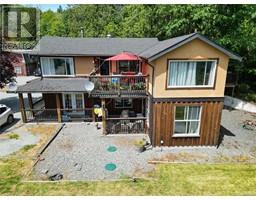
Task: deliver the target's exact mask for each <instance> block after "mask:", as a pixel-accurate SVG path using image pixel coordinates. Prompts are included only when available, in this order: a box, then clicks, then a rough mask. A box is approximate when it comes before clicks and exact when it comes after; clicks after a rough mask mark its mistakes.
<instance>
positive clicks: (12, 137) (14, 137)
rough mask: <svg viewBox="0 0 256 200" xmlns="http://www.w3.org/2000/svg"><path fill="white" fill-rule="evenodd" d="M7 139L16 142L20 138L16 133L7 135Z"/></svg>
mask: <svg viewBox="0 0 256 200" xmlns="http://www.w3.org/2000/svg"><path fill="white" fill-rule="evenodd" d="M8 137H9V139H15V140H18V139H19V137H20V136H19V135H18V134H16V133H12V134H10V135H8Z"/></svg>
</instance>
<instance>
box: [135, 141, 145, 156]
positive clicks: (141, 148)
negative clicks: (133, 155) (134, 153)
mask: <svg viewBox="0 0 256 200" xmlns="http://www.w3.org/2000/svg"><path fill="white" fill-rule="evenodd" d="M134 145H135V146H136V147H137V148H138V151H139V152H140V153H142V152H144V151H145V150H146V147H145V145H146V141H145V140H144V139H143V140H136V141H135V142H134Z"/></svg>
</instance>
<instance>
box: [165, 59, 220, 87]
mask: <svg viewBox="0 0 256 200" xmlns="http://www.w3.org/2000/svg"><path fill="white" fill-rule="evenodd" d="M216 65H217V61H216V60H200V61H199V60H198V61H195V60H189V61H184V60H170V61H169V66H168V76H167V86H168V88H172V87H213V85H214V79H215V71H216Z"/></svg>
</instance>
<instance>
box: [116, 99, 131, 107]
mask: <svg viewBox="0 0 256 200" xmlns="http://www.w3.org/2000/svg"><path fill="white" fill-rule="evenodd" d="M115 107H116V108H132V99H116V100H115Z"/></svg>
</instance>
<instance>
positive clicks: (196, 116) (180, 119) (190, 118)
mask: <svg viewBox="0 0 256 200" xmlns="http://www.w3.org/2000/svg"><path fill="white" fill-rule="evenodd" d="M200 118H201V106H176V107H175V119H174V134H173V136H174V137H179V136H180V137H184V136H199V129H200Z"/></svg>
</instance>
